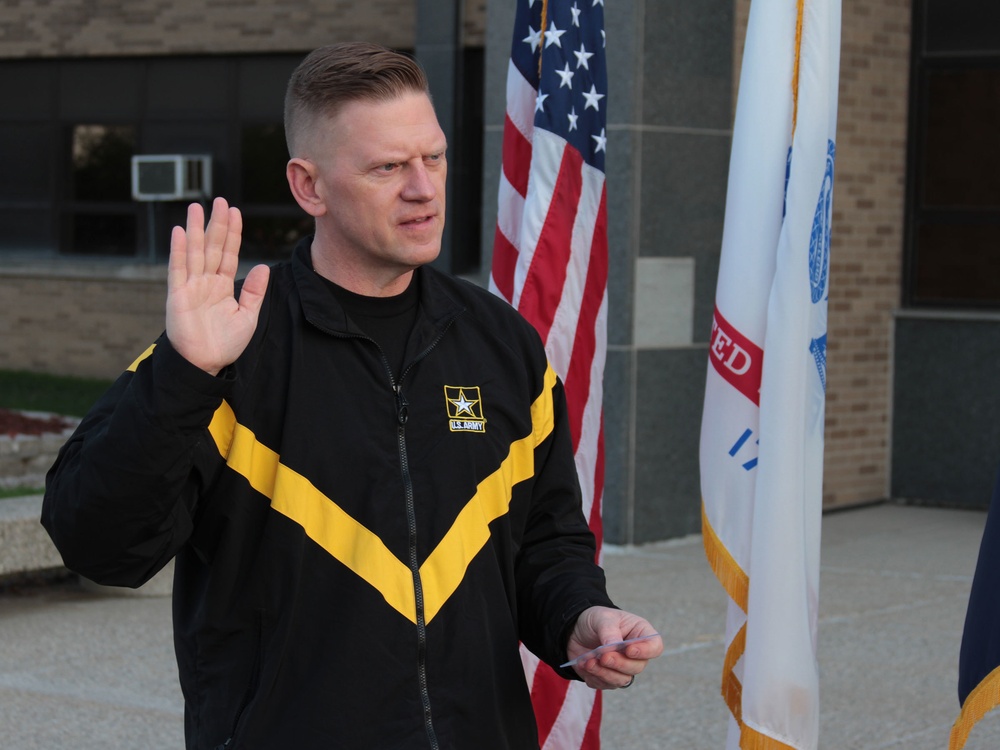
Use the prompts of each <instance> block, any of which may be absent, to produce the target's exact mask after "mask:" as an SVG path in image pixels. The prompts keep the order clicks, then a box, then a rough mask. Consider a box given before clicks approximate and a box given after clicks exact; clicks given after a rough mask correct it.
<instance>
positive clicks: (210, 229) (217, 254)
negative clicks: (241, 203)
mask: <svg viewBox="0 0 1000 750" xmlns="http://www.w3.org/2000/svg"><path fill="white" fill-rule="evenodd" d="M199 208H200V206H199ZM234 215H235V221H236V224H237V226H236V227H235V229H236V248H235V252H236V254H237V255H238V254H239V247H240V245H239V237H240V233H241V232H242V220H241V218H240V212H239V209H236V208H232V209H231V208H230V207H229V204H228V203H226V201H225V199H224V198H216V199H215V200H214V201H213V202H212V216H211V218H210V219H209V220H208V226H207V227H206V228H205V233H204V242H203V247H204V252H203V258H204V261H203V264H204V265H203V266H202V269H201V270H202V272H203V273H206V274H214V273H217V272H218V271H219V270H220V269H219V267H220V266H221V265H222V258H223V255H224V251H225V249H226V245H227V244H229V245H230V252H233V250H232V236H231V232H230V226H229V225H230V220H231V219H233V218H234ZM190 217H191V213H190V211H189V212H188V219H189V221H190ZM189 232H190V229H189ZM235 270H236V269H235V265H234V268H233V272H234V273H235Z"/></svg>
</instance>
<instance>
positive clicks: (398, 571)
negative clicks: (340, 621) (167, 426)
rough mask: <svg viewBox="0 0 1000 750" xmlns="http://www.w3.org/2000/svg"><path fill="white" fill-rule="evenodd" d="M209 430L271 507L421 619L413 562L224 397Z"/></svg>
mask: <svg viewBox="0 0 1000 750" xmlns="http://www.w3.org/2000/svg"><path fill="white" fill-rule="evenodd" d="M209 431H210V432H211V433H212V437H213V438H214V440H215V443H216V445H217V446H218V448H219V453H221V454H222V457H223V458H225V459H226V463H227V464H228V465H229V467H230V468H232V469H233V470H234V471H236V472H237V473H238V474H241V475H242V476H244V477H245V478H246V479H247V480H248V481H249V482H250V486H251V487H253V488H254V489H255V490H257V491H258V492H260V493H261V494H262V495H264V496H265V497H267V498H269V499H270V500H271V507H272V508H274V509H275V510H276V511H278V512H279V513H281V514H282V515H284V516H286V517H287V518H289V519H291V520H292V521H294V522H295V523H297V524H299V525H300V526H301V527H302V528H303V529H304V530H305V532H306V535H307V536H308V537H309V538H310V539H312V540H313V541H314V542H316V543H317V544H319V545H320V546H321V547H322V548H323V549H325V550H326V551H327V552H329V553H330V555H331V556H333V557H335V558H336V559H337V560H339V561H340V562H341V563H343V564H344V565H346V566H347V567H348V568H350V569H351V570H352V571H354V573H355V574H356V575H358V576H359V577H361V578H362V579H364V580H365V581H367V582H368V583H369V584H370V585H371V586H373V587H374V588H375V589H376V590H377V591H378V592H379V593H381V594H382V596H383V597H384V598H385V600H386V602H388V604H389V605H390V606H391V607H392V608H393V609H395V610H396V611H397V612H399V613H400V614H401V615H403V617H405V618H407V619H408V620H410V621H411V622H413V623H416V621H417V617H416V612H417V607H416V601H415V599H414V593H413V576H412V574H411V573H410V570H409V568H408V567H407V566H406V565H404V564H403V563H401V562H400V561H399V559H398V558H397V557H396V556H395V555H393V554H392V552H390V551H389V549H388V548H387V547H386V546H385V544H383V542H382V540H381V539H379V538H378V536H376V535H375V534H373V533H372V532H371V531H369V530H368V529H367V528H365V527H364V526H362V525H361V524H360V523H358V522H357V521H356V520H354V519H353V518H351V516H349V515H348V514H347V513H346V512H344V510H343V509H341V508H340V507H339V506H338V505H337V504H336V503H334V502H333V501H332V500H330V499H329V498H328V497H326V495H324V494H323V493H322V492H320V491H319V490H317V489H316V488H315V487H314V486H313V485H312V483H311V482H309V480H308V479H306V478H305V477H303V476H302V475H301V474H299V473H297V472H295V471H293V470H292V469H289V468H288V467H287V466H285V465H283V464H282V463H281V462H280V460H279V456H278V454H277V453H275V452H274V451H272V450H271V449H270V448H268V447H267V446H265V445H264V444H263V443H261V442H259V441H258V440H257V438H256V436H255V435H254V434H253V432H251V431H250V430H249V429H247V428H246V427H244V426H243V425H241V424H239V423H238V422H237V421H236V415H235V414H233V411H232V408H231V407H230V406H229V404H227V403H226V402H225V401H223V403H222V406H220V407H219V409H218V411H216V413H215V417H214V418H213V419H212V424H211V425H210V426H209Z"/></svg>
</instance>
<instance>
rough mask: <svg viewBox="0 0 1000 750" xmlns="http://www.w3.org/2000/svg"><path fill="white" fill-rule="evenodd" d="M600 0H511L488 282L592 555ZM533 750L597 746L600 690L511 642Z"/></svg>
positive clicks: (599, 268)
mask: <svg viewBox="0 0 1000 750" xmlns="http://www.w3.org/2000/svg"><path fill="white" fill-rule="evenodd" d="M607 94H608V82H607V70H606V67H605V54H604V0H576V2H567V1H566V0H552V1H551V2H549V0H518V2H517V17H516V20H515V22H514V37H513V44H512V47H511V55H510V64H509V67H508V71H507V112H506V118H505V121H504V131H503V170H502V175H501V178H500V192H499V210H498V215H497V229H496V235H495V237H494V243H493V270H492V274H491V277H490V289H491V290H492V291H493V292H495V293H496V294H498V295H500V296H501V297H503V298H504V299H506V300H507V301H508V302H510V303H511V304H512V305H513V306H514V307H515V308H517V309H518V310H519V311H520V312H521V314H522V315H524V316H525V317H526V318H527V319H528V320H529V321H531V323H532V324H533V325H534V326H535V328H536V329H537V330H538V332H539V334H541V337H542V340H543V341H544V342H545V349H546V352H547V353H548V357H549V361H550V362H551V364H552V367H553V368H554V369H555V371H556V373H558V375H559V376H560V378H562V380H563V382H564V384H565V388H566V398H567V402H568V412H569V419H570V429H571V432H572V435H573V449H574V453H575V455H576V468H577V473H578V474H579V477H580V485H581V487H582V489H583V506H584V507H583V510H584V513H585V514H586V515H587V517H588V519H589V521H590V527H591V529H592V530H593V532H594V535H595V536H596V538H597V543H598V559H600V557H601V536H602V534H601V497H602V494H603V490H604V434H603V413H602V406H601V404H602V392H603V380H604V362H605V358H606V353H607V307H608V295H607V277H608V232H607V207H606V203H607V201H606V190H605V176H604V156H605V152H606V148H605V146H606V143H607V136H606V130H605V128H606V123H607V103H608V98H607ZM522 661H523V662H524V668H525V675H526V677H527V679H528V684H529V685H530V686H531V697H532V702H533V704H534V707H535V716H536V719H537V722H538V735H539V738H538V739H539V745H540V746H541V747H542V748H543V750H569V748H572V749H573V750H578V749H580V748H584V749H586V750H596V748H599V747H600V719H601V702H600V694H599V693H598V692H596V691H594V690H591V689H590V688H588V687H587V686H586V685H584V684H583V683H581V682H568V681H566V680H564V679H562V678H561V677H559V676H558V675H556V673H555V672H553V671H552V670H551V669H550V668H549V667H548V666H546V665H545V664H542V663H540V662H539V661H538V659H537V658H535V657H534V656H533V655H532V654H530V653H528V652H527V651H525V650H524V649H523V648H522Z"/></svg>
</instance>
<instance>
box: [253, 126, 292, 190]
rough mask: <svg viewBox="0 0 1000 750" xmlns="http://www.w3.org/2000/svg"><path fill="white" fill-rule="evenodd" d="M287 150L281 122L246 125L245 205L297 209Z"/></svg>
mask: <svg viewBox="0 0 1000 750" xmlns="http://www.w3.org/2000/svg"><path fill="white" fill-rule="evenodd" d="M287 163H288V148H287V147H286V145H285V128H284V126H283V125H282V124H281V123H272V124H268V125H247V126H245V127H244V128H243V132H242V147H241V148H240V166H241V169H242V176H241V179H240V187H241V188H242V192H243V202H244V203H247V204H249V203H285V204H288V205H290V206H294V205H295V203H294V201H293V200H292V195H291V193H290V192H289V188H288V182H287V180H286V179H285V165H286V164H287Z"/></svg>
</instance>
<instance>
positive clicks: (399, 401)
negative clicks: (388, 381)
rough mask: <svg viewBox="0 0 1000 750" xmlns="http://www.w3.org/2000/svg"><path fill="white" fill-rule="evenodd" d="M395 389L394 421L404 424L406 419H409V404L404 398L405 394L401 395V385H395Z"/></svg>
mask: <svg viewBox="0 0 1000 750" xmlns="http://www.w3.org/2000/svg"><path fill="white" fill-rule="evenodd" d="M395 391H396V421H397V422H399V424H401V425H404V424H406V420H407V419H409V406H410V402H409V401H407V400H406V396H404V395H403V386H401V385H397V386H396V388H395Z"/></svg>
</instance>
